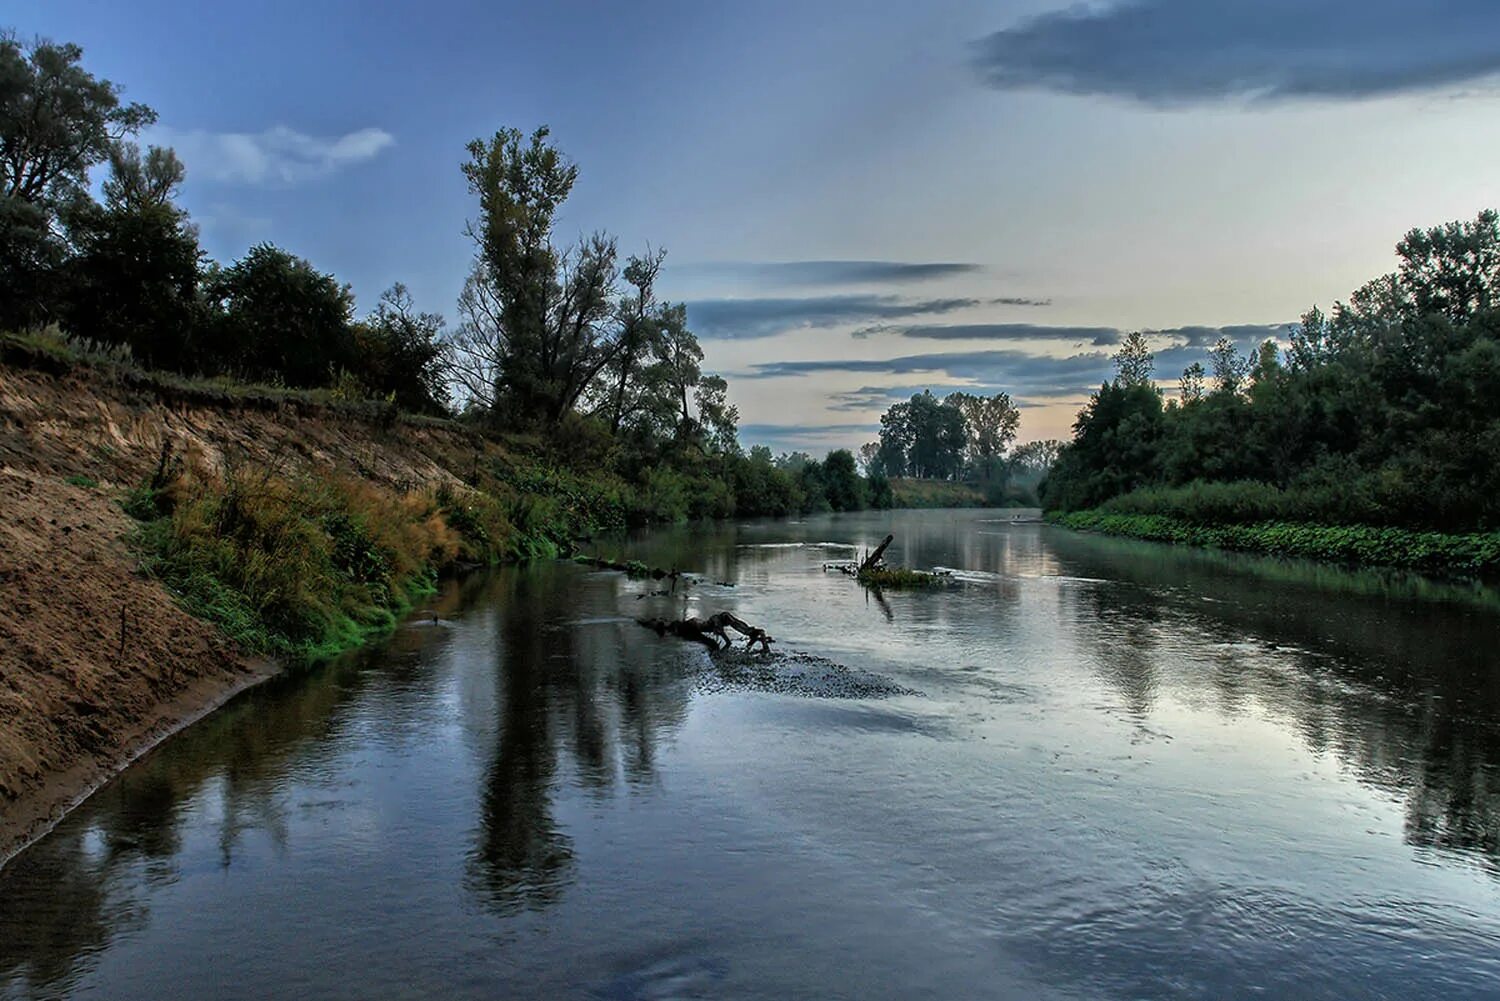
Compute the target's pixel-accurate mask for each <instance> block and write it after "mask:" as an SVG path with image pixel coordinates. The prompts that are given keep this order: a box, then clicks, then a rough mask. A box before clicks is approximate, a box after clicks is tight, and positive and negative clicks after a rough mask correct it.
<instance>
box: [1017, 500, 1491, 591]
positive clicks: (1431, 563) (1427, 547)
mask: <svg viewBox="0 0 1500 1001" xmlns="http://www.w3.org/2000/svg"><path fill="white" fill-rule="evenodd" d="M1047 517H1048V519H1049V520H1050V521H1052V522H1054V523H1055V524H1059V525H1062V526H1064V527H1066V528H1072V529H1076V530H1079V531H1086V532H1100V533H1103V534H1106V535H1120V536H1126V537H1129V538H1133V539H1144V540H1146V541H1149V542H1170V543H1175V544H1179V545H1189V546H1202V547H1208V548H1215V549H1231V550H1236V551H1239V552H1248V553H1261V554H1265V555H1270V556H1289V557H1300V558H1305V559H1315V560H1325V561H1329V562H1336V563H1347V564H1355V565H1360V566H1372V567H1377V566H1378V567H1395V568H1399V569H1403V570H1415V571H1419V572H1422V573H1429V574H1439V575H1458V576H1472V577H1486V578H1495V577H1500V532H1474V533H1468V534H1449V533H1444V532H1433V531H1420V530H1414V529H1406V528H1377V527H1373V526H1364V525H1344V526H1339V525H1318V524H1308V523H1302V522H1286V521H1264V522H1257V523H1252V524H1217V525H1216V524H1205V523H1201V522H1194V521H1189V520H1187V519H1186V518H1182V517H1177V516H1173V515H1164V514H1134V513H1120V512H1115V511H1108V510H1098V509H1096V510H1090V511H1070V512H1053V513H1050V514H1048V516H1047Z"/></svg>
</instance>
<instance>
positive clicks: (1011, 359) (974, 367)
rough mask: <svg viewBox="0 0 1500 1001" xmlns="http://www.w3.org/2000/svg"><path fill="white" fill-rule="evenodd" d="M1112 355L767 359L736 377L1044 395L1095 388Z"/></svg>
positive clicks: (1000, 351)
mask: <svg viewBox="0 0 1500 1001" xmlns="http://www.w3.org/2000/svg"><path fill="white" fill-rule="evenodd" d="M1111 357H1112V356H1111V355H1110V354H1109V353H1107V352H1104V351H1089V352H1083V353H1080V354H1075V355H1068V356H1065V357H1057V356H1052V355H1037V354H1030V353H1028V352H1025V351H1016V350H1011V349H1006V348H996V349H993V350H985V351H952V352H946V353H933V354H917V355H903V356H901V357H898V358H830V359H814V360H804V361H771V362H761V363H759V364H756V365H753V366H751V370H750V371H749V372H747V373H743V374H741V375H740V376H739V377H740V378H749V379H774V378H784V377H788V376H794V377H795V376H808V375H823V374H830V373H869V374H879V375H892V376H903V375H932V376H941V377H945V378H948V379H952V380H962V381H964V382H970V383H978V384H984V385H987V386H1001V387H1010V389H1011V390H1016V391H1020V390H1024V391H1028V392H1033V393H1036V392H1042V391H1046V392H1048V393H1050V392H1053V391H1059V392H1063V391H1070V390H1073V389H1077V388H1079V387H1085V386H1095V387H1097V386H1098V384H1099V382H1100V381H1102V380H1103V379H1106V378H1108V377H1109V375H1110V373H1111V371H1112V363H1111Z"/></svg>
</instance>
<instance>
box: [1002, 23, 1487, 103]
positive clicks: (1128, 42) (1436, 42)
mask: <svg viewBox="0 0 1500 1001" xmlns="http://www.w3.org/2000/svg"><path fill="white" fill-rule="evenodd" d="M975 49H976V51H975V55H974V63H975V66H976V68H977V69H978V71H979V73H980V74H981V76H982V77H983V78H984V80H985V82H987V83H988V84H990V85H991V86H993V87H997V88H1001V89H1016V88H1031V89H1039V90H1050V91H1056V92H1060V93H1067V94H1098V95H1106V96H1111V97H1121V98H1126V99H1129V100H1134V101H1139V102H1142V103H1145V104H1151V105H1174V104H1191V103H1200V102H1208V101H1221V100H1232V99H1244V98H1249V99H1258V100H1295V99H1325V100H1358V99H1362V98H1370V97H1380V96H1384V95H1390V94H1398V93H1404V92H1410V91H1422V90H1433V89H1437V88H1443V87H1453V86H1456V85H1461V84H1465V83H1469V82H1471V81H1476V80H1480V79H1483V78H1485V77H1489V76H1493V75H1495V74H1496V73H1497V72H1500V3H1497V2H1496V0H1429V2H1426V3H1417V2H1413V0H1133V2H1116V3H1110V4H1105V5H1098V4H1095V5H1090V6H1082V5H1071V6H1068V7H1066V8H1064V9H1061V10H1057V11H1053V12H1050V13H1047V14H1042V15H1040V16H1038V17H1033V18H1030V19H1028V20H1025V21H1022V22H1020V23H1018V24H1016V25H1014V26H1012V27H1009V28H1006V29H1004V30H1002V31H997V32H995V33H994V34H993V35H990V36H988V37H987V38H984V39H982V40H981V41H979V42H978V43H976V46H975Z"/></svg>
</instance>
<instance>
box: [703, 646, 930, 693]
mask: <svg viewBox="0 0 1500 1001" xmlns="http://www.w3.org/2000/svg"><path fill="white" fill-rule="evenodd" d="M698 688H699V690H701V691H705V692H727V691H753V692H775V693H777V694H778V695H799V696H803V697H806V698H816V699H888V698H892V697H894V696H898V695H921V694H922V693H921V692H919V691H917V690H915V689H912V688H907V687H906V686H904V685H898V684H896V682H894V681H892V680H891V679H889V678H885V677H882V676H880V675H878V674H873V673H871V672H869V671H859V670H855V669H854V668H850V667H845V666H844V665H843V664H839V663H836V662H834V661H831V660H829V659H828V658H827V657H819V656H817V655H815V654H810V653H799V652H797V651H790V652H783V651H779V650H778V651H775V652H772V653H765V652H756V653H748V652H746V651H744V650H732V649H731V650H720V651H718V652H715V653H710V654H709V655H708V658H707V660H706V661H705V662H704V668H703V671H702V673H701V674H700V675H699V677H698Z"/></svg>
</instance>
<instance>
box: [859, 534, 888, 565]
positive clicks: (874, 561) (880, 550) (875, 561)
mask: <svg viewBox="0 0 1500 1001" xmlns="http://www.w3.org/2000/svg"><path fill="white" fill-rule="evenodd" d="M895 541H896V536H895V535H887V536H886V537H885V541H884V542H882V543H881V544H880V545H878V546H876V547H875V551H874V552H873V553H871V554H870V555H869V556H866V557H865V559H864V562H863V563H861V564H860V565H859V572H860V573H864V572H865V571H866V570H874V569H875V568H876V567H878V566H880V560H881V558H882V557H883V556H885V547H886V546H889V545H890V544H891V543H892V542H895Z"/></svg>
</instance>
